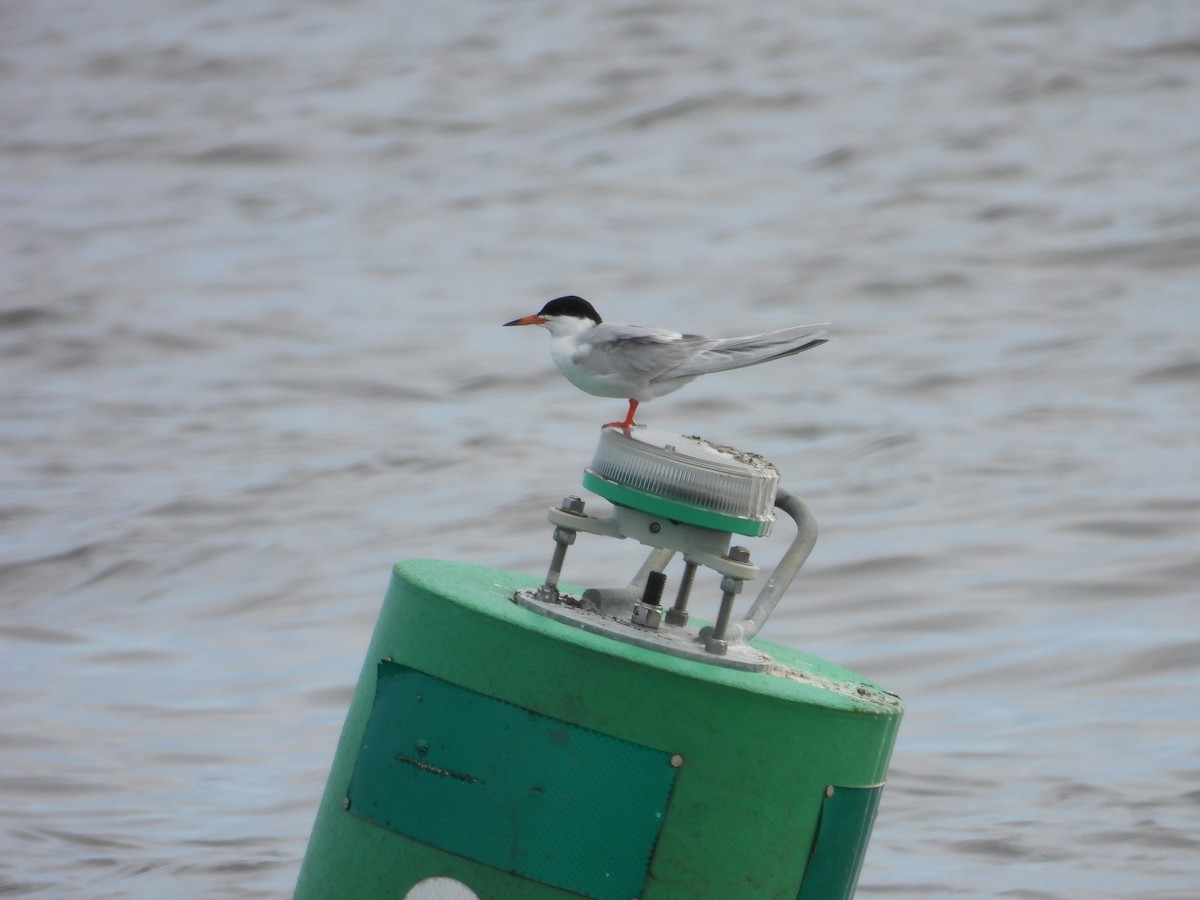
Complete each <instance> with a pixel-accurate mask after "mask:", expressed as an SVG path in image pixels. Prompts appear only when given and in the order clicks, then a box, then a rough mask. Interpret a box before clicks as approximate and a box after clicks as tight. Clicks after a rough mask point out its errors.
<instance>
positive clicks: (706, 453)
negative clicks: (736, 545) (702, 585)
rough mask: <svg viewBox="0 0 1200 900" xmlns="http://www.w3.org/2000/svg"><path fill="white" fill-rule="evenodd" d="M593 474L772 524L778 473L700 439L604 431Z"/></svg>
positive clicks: (756, 458)
mask: <svg viewBox="0 0 1200 900" xmlns="http://www.w3.org/2000/svg"><path fill="white" fill-rule="evenodd" d="M591 469H592V471H593V472H594V473H595V474H597V475H599V476H601V477H602V478H607V479H608V480H609V481H615V482H617V483H618V484H622V485H624V486H625V487H628V488H632V489H634V490H637V491H642V492H644V493H647V494H652V495H654V496H656V497H662V498H665V499H668V500H674V501H677V502H679V503H686V504H688V505H691V506H696V507H700V508H703V509H706V510H708V511H711V512H715V513H720V514H722V515H727V516H734V517H736V518H740V519H758V520H763V519H767V520H770V519H773V517H774V508H775V492H776V489H777V488H778V487H779V471H778V470H777V469H776V468H775V467H774V466H773V465H772V464H771V463H770V462H768V461H767V460H765V459H763V458H762V457H761V456H757V455H756V454H752V453H743V452H741V451H739V450H734V449H733V448H731V447H721V446H719V445H717V444H713V443H711V442H710V441H706V440H704V439H703V438H694V437H689V438H681V437H679V436H678V435H673V434H666V433H664V432H655V431H650V430H648V429H637V430H635V431H632V432H630V433H629V434H628V435H626V434H625V433H624V432H622V431H620V430H618V429H615V428H606V429H605V430H604V431H603V432H602V433H601V436H600V443H599V445H598V446H597V447H596V455H595V457H594V458H593V460H592V466H591Z"/></svg>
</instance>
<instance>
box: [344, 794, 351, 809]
mask: <svg viewBox="0 0 1200 900" xmlns="http://www.w3.org/2000/svg"><path fill="white" fill-rule="evenodd" d="M349 808H350V798H349V797H343V798H342V809H349Z"/></svg>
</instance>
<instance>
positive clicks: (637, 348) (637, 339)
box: [586, 323, 713, 381]
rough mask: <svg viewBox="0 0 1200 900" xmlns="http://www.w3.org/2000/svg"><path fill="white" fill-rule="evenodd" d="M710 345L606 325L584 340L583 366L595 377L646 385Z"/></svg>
mask: <svg viewBox="0 0 1200 900" xmlns="http://www.w3.org/2000/svg"><path fill="white" fill-rule="evenodd" d="M712 343H713V341H712V340H711V339H709V338H705V337H700V336H698V335H694V334H678V333H676V332H674V331H664V330H662V329H659V328H641V327H638V326H636V325H608V324H607V323H606V324H604V325H599V326H597V327H596V328H595V329H593V330H592V332H591V334H590V335H589V336H588V341H587V343H586V347H587V354H586V360H587V363H586V364H587V367H588V369H590V370H591V371H592V372H594V373H595V374H597V375H609V374H618V375H622V376H625V377H630V376H632V377H637V378H643V379H645V380H647V381H650V380H653V379H654V378H655V377H657V376H659V375H661V374H663V373H665V372H669V371H670V370H672V369H674V368H676V367H677V366H678V365H679V364H680V363H683V362H685V361H686V360H688V359H689V358H690V357H692V356H694V355H695V354H696V353H698V352H700V351H701V350H703V349H704V348H705V347H706V346H708V345H710V344H712Z"/></svg>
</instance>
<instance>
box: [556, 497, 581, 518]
mask: <svg viewBox="0 0 1200 900" xmlns="http://www.w3.org/2000/svg"><path fill="white" fill-rule="evenodd" d="M559 509H561V510H562V511H563V512H569V513H573V514H575V515H577V516H582V515H583V500H581V499H580V498H579V497H576V496H575V495H574V494H572V495H571V496H570V497H563V501H562V505H561V506H560V507H559Z"/></svg>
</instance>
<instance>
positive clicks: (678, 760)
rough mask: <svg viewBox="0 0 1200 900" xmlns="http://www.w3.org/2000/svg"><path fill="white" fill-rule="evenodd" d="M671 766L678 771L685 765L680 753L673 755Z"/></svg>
mask: <svg viewBox="0 0 1200 900" xmlns="http://www.w3.org/2000/svg"><path fill="white" fill-rule="evenodd" d="M671 765H672V766H673V767H674V768H676V769H678V768H679V767H680V766H682V765H683V756H682V755H680V754H678V753H675V754H673V755H672V756H671Z"/></svg>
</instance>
